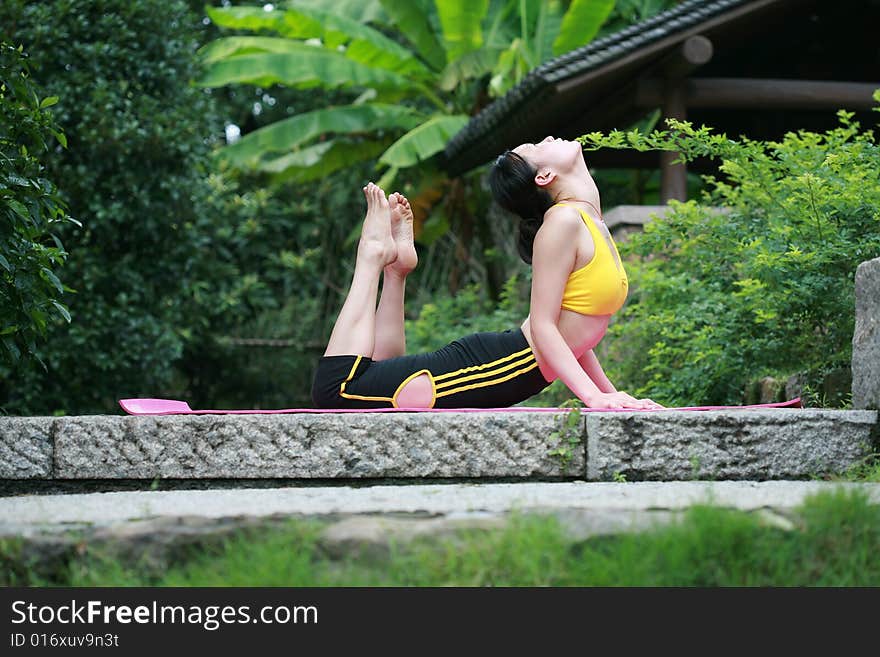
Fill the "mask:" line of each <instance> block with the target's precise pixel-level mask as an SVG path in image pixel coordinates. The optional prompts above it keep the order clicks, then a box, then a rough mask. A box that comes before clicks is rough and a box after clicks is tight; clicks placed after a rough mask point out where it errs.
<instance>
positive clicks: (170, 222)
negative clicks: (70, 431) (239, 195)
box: [0, 0, 222, 414]
mask: <svg viewBox="0 0 880 657" xmlns="http://www.w3.org/2000/svg"><path fill="white" fill-rule="evenodd" d="M0 25H2V26H3V29H4V30H9V33H10V34H12V35H14V38H15V41H16V44H18V43H21V44H24V46H25V49H26V50H27V51H28V52H29V54H30V56H31V61H32V71H33V75H34V79H35V80H36V81H37V82H38V83H39V86H40V88H41V89H44V90H45V91H46V92H47V93H48V94H51V95H52V96H58V97H59V102H58V104H57V105H56V106H55V107H53V108H52V109H53V113H54V115H55V119H56V120H57V121H58V123H59V124H60V125H61V126H63V127H64V130H65V133H66V135H67V139H68V140H69V143H70V150H69V151H67V150H65V151H61V150H56V151H53V152H51V153H48V154H47V157H46V162H45V164H46V167H47V169H48V171H49V172H50V174H51V176H52V178H53V179H55V180H57V181H58V183H59V185H60V187H61V188H62V190H63V192H64V199H65V201H66V202H67V204H68V206H69V208H70V211H71V213H72V214H73V215H74V216H75V217H77V218H78V219H79V220H80V221H81V222H82V224H83V226H82V229H81V230H77V231H71V230H67V231H63V230H61V228H64V227H59V235H60V236H61V237H62V239H63V241H64V244H65V245H66V246H67V247H68V249H69V251H70V257H69V259H68V262H67V264H66V266H65V271H66V274H65V280H66V282H67V283H68V284H69V285H70V286H71V287H73V288H74V289H76V290H77V292H78V294H77V295H76V296H75V297H74V298H72V299H71V300H70V301H69V307H70V314H71V316H72V318H73V321H72V323H71V324H70V325H66V324H59V323H57V322H56V323H52V324H50V325H49V326H48V327H47V330H48V339H47V341H46V344H45V346H43V347H41V348H40V349H39V355H40V356H41V358H42V359H43V360H44V361H45V363H46V366H47V368H48V373H45V372H43V371H42V370H41V369H39V368H37V367H33V366H29V365H27V364H22V365H21V366H20V367H18V368H17V369H15V370H2V371H0V405H3V406H4V407H5V409H6V410H7V412H12V413H27V414H35V413H48V412H54V411H67V412H77V413H88V412H108V411H110V410H113V409H116V410H118V406H117V405H116V400H117V399H118V398H120V397H126V396H162V394H163V393H164V392H167V390H168V389H169V386H170V385H171V382H172V375H173V372H174V363H175V361H176V360H177V359H179V358H180V356H181V354H182V352H183V347H184V343H185V341H186V339H187V334H188V332H189V331H190V328H191V327H192V325H193V324H195V323H196V322H197V321H198V320H197V317H196V313H195V312H194V311H193V301H192V297H193V289H194V287H195V286H196V285H197V284H198V283H200V281H198V280H196V279H195V278H194V276H195V274H194V272H195V271H197V270H199V269H201V270H204V267H200V265H199V262H200V261H201V260H204V259H210V258H211V257H212V254H211V250H212V247H213V239H214V238H213V234H214V230H215V227H214V224H215V223H216V222H217V221H218V218H215V217H212V216H210V215H209V214H208V213H207V211H206V208H205V205H206V198H207V197H208V194H209V188H208V185H207V181H206V178H207V172H206V164H207V162H208V156H209V153H210V150H211V147H212V143H213V142H214V141H216V139H212V135H215V136H216V137H217V138H219V137H220V135H221V134H222V124H221V123H220V122H219V120H217V119H216V116H215V111H214V108H213V103H212V100H211V98H210V96H209V94H206V93H205V92H204V91H203V90H198V89H196V88H195V87H193V86H192V85H191V84H190V82H191V80H192V79H193V78H194V77H195V76H196V68H195V63H194V61H195V50H196V48H197V45H198V44H197V43H196V42H195V39H194V35H195V34H196V33H197V28H198V23H197V19H196V17H195V16H194V15H193V14H191V13H190V12H189V9H188V8H187V6H186V4H185V3H183V2H180V1H179V0H176V1H173V2H166V1H165V0H51V1H47V2H39V3H33V2H23V1H21V0H12V1H11V2H4V3H2V5H0ZM208 287H209V288H210V287H211V286H210V283H209V284H208Z"/></svg>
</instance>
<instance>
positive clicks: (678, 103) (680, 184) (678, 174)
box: [660, 79, 687, 204]
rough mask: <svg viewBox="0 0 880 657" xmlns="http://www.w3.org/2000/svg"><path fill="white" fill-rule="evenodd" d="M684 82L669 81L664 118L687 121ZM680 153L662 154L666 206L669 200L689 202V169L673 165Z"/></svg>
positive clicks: (661, 192) (665, 94) (661, 189)
mask: <svg viewBox="0 0 880 657" xmlns="http://www.w3.org/2000/svg"><path fill="white" fill-rule="evenodd" d="M684 84H685V82H684V80H683V79H678V80H668V81H667V85H666V89H665V93H664V98H663V116H664V118H672V119H678V120H679V121H685V120H686V119H687V110H686V108H685V104H684ZM678 156H679V154H678V153H672V152H669V151H663V152H661V153H660V202H661V203H663V204H666V203H667V202H668V201H669V199H672V198H674V199H676V200H678V201H687V167H686V166H685V165H684V164H683V163H679V164H673V163H672V162H673V160H675V159H677V158H678Z"/></svg>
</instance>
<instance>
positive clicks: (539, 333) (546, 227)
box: [529, 207, 602, 406]
mask: <svg viewBox="0 0 880 657" xmlns="http://www.w3.org/2000/svg"><path fill="white" fill-rule="evenodd" d="M581 223H582V221H581V218H580V216H579V215H578V214H577V212H576V211H575V210H572V209H571V208H567V207H558V208H554V209H553V210H551V211H550V212H549V213H548V215H547V216H546V218H545V219H544V223H543V224H542V226H541V228H540V229H539V230H538V234H537V235H536V236H535V242H534V245H533V247H532V292H531V305H530V309H529V318H530V319H529V327H530V329H531V334H532V341H533V342H534V344H535V357H536V358H537V360H538V366H539V367H540V368H541V372H542V373H544V374H545V375H546V374H552V375H553V376H554V377H558V378H559V379H561V380H562V382H563V383H564V384H565V385H566V386H568V389H569V390H571V392H572V393H574V394H575V395H576V396H577V397H578V398H579V399H581V400H582V401H583V402H584V403H585V404H587V405H588V406H591V405H592V402H593V401H594V400H595V399H596V397H597V395H600V394H601V393H602V391H601V390H600V389H599V387H598V386H597V385H596V384H595V383H594V382H593V381H592V380H591V378H590V377H589V375H588V374H587V372H586V371H585V368H584V367H582V366H581V364H580V363H579V362H578V360H577V358H575V355H574V353H572V351H571V348H569V346H568V344H567V343H566V342H565V338H563V337H562V334H561V333H560V332H559V312H560V309H561V308H562V294H563V292H564V290H565V284H566V282H567V281H568V276H569V274H571V272H572V270H573V269H574V264H575V258H576V256H577V247H576V245H577V237H578V231H579V230H580V224H581ZM547 378H548V379H549V378H550V377H547Z"/></svg>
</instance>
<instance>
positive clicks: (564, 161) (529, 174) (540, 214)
mask: <svg viewBox="0 0 880 657" xmlns="http://www.w3.org/2000/svg"><path fill="white" fill-rule="evenodd" d="M577 158H580V160H581V162H583V154H582V151H581V147H580V144H578V143H577V142H571V141H564V140H562V139H554V138H553V137H547V138H546V139H544V140H543V141H542V142H539V143H538V144H531V143H526V144H520V145H519V146H517V147H516V148H514V149H513V150H509V151H505V152H504V153H502V154H501V155H499V156H498V159H496V160H495V164H494V166H493V167H492V170H491V171H490V172H489V187H490V188H491V190H492V196H493V197H494V198H495V201H496V202H497V203H498V204H499V205H500V206H501V207H503V208H504V209H506V210H508V211H510V212H512V213H514V214H516V215H518V216H519V217H520V219H521V221H520V224H519V242H518V244H517V248H518V250H519V254H520V257H521V258H522V259H523V260H525V261H526V262H527V263H530V264H531V262H532V245H533V244H534V241H535V235H536V234H537V232H538V229H539V228H540V227H541V222H542V221H543V220H544V213H545V212H546V211H547V210H548V209H549V208H550V207H551V206H552V205H553V203H554V199H553V195H552V194H551V192H552V191H553V190H554V187H555V186H556V185H557V184H558V181H559V177H560V175H564V174H567V173H569V172H570V171H571V170H572V169H573V168H574V167H575V166H576V161H577Z"/></svg>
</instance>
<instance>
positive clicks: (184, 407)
mask: <svg viewBox="0 0 880 657" xmlns="http://www.w3.org/2000/svg"><path fill="white" fill-rule="evenodd" d="M119 405H120V406H122V408H123V410H125V412H126V413H128V414H129V415H217V414H222V415H232V414H236V415H247V414H256V413H259V414H268V413H388V412H396V411H405V412H410V413H415V412H418V413H486V412H496V413H502V412H503V413H511V412H514V413H515V412H523V413H540V412H547V411H550V412H554V413H558V412H560V411H569V410H571V409H569V408H554V407H545V406H510V407H506V408H283V409H277V410H252V411H245V410H193V409H191V408H190V407H189V404H187V403H186V402H184V401H177V400H174V399H120V400H119ZM785 407H789V408H801V398H800V397H795V398H794V399H790V400H788V401H785V402H776V403H775V404H752V405H750V406H680V407H676V408H664V409H656V410H642V411H637V410H634V409H631V408H582V409H580V410H581V411H585V412H586V411H593V412H602V413H615V412H624V413H658V412H662V411H717V410H745V409H750V408H785Z"/></svg>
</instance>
